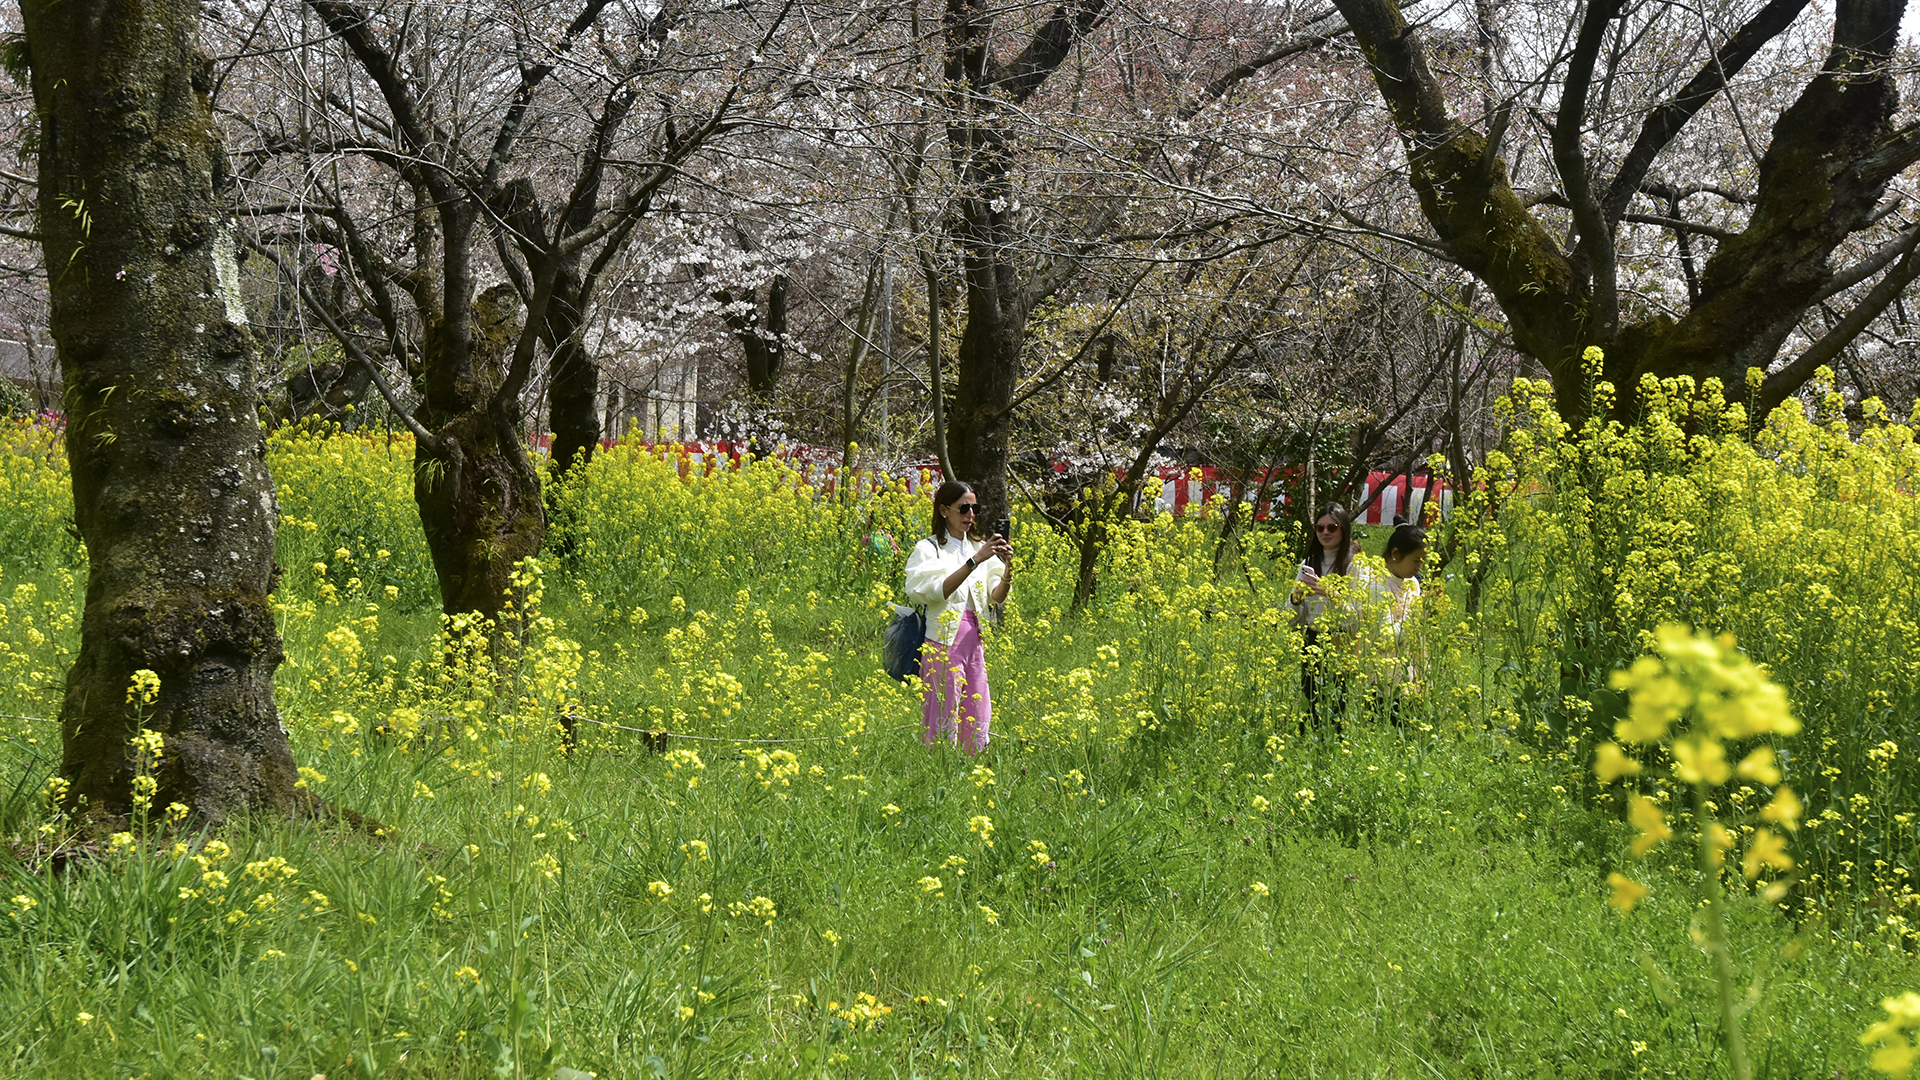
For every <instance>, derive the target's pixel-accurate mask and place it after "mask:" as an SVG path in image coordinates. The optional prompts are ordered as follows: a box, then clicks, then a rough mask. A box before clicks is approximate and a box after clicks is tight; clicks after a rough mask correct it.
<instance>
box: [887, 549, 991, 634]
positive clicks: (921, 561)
mask: <svg viewBox="0 0 1920 1080" xmlns="http://www.w3.org/2000/svg"><path fill="white" fill-rule="evenodd" d="M985 546H986V545H984V544H982V543H980V542H979V541H977V540H966V539H962V540H955V539H954V538H952V537H948V538H947V542H946V543H944V544H936V543H934V540H933V537H931V536H928V537H923V538H922V539H921V540H920V542H919V543H917V544H915V545H913V553H912V554H910V555H908V556H907V600H908V602H910V603H914V604H924V605H925V606H926V609H927V640H929V641H938V642H939V643H940V644H942V645H951V644H953V634H954V630H955V629H956V628H957V627H958V626H959V625H960V616H961V614H962V613H964V612H968V611H974V612H982V611H985V610H987V608H988V607H989V606H990V605H991V604H992V603H993V590H994V589H996V588H998V587H999V586H1000V581H1001V579H1002V578H1005V577H1006V576H1007V564H1006V563H1003V562H1001V561H1000V559H999V558H998V557H997V556H996V557H993V558H989V559H986V560H985V561H982V562H979V563H978V565H976V566H975V567H974V570H973V573H971V574H968V575H967V578H966V580H965V581H963V582H961V583H960V585H959V587H958V588H956V589H954V590H953V595H952V596H945V595H942V594H941V592H940V583H941V582H943V581H945V580H947V575H949V574H951V573H953V572H954V571H955V570H959V569H963V568H964V567H965V566H966V562H967V559H968V558H970V557H974V556H976V555H977V554H978V553H979V551H980V549H981V548H982V547H985Z"/></svg>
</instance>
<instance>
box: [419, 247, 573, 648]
mask: <svg viewBox="0 0 1920 1080" xmlns="http://www.w3.org/2000/svg"><path fill="white" fill-rule="evenodd" d="M448 293H449V294H450V295H460V293H458V292H455V291H454V290H453V289H449V290H448ZM519 304H520V301H519V298H518V297H517V296H515V295H514V292H513V288H512V287H511V286H508V285H496V286H494V287H493V288H491V289H488V290H487V291H486V292H484V293H482V294H480V297H479V298H478V299H477V300H475V301H474V303H473V308H472V311H471V313H470V318H469V319H468V320H465V321H466V322H467V329H468V330H469V331H470V335H471V336H470V337H465V338H463V339H459V340H450V341H445V342H444V344H442V343H440V342H434V343H433V344H434V345H435V346H437V347H440V348H446V349H450V350H451V349H459V348H461V346H462V345H464V349H463V350H462V351H464V353H465V355H466V362H465V363H464V364H459V363H455V362H454V361H452V360H442V359H436V358H430V359H429V370H431V371H438V370H443V369H445V370H458V371H463V372H464V375H463V376H462V377H460V378H457V379H454V380H450V381H449V382H448V383H446V384H444V386H443V387H442V388H441V389H440V391H439V392H438V393H436V392H435V388H434V384H433V382H432V381H429V389H428V393H427V400H426V402H425V407H424V408H422V409H421V411H420V413H419V414H418V418H419V419H420V420H421V421H422V422H423V423H424V424H425V426H426V427H427V428H428V429H429V430H431V431H432V432H433V434H434V436H435V442H434V443H433V444H428V443H418V444H416V446H415V450H414V475H413V497H414V502H415V503H416V504H417V505H418V506H419V507H420V524H421V526H422V527H423V529H424V531H425V532H426V534H427V550H428V552H429V553H430V554H431V555H432V556H433V569H434V574H435V576H436V577H438V578H439V580H440V607H441V610H442V611H444V612H446V613H447V614H449V615H455V614H460V613H463V612H473V613H476V614H479V615H483V616H486V617H487V618H490V619H492V618H497V617H498V615H499V613H500V609H501V605H502V602H503V601H504V600H505V596H506V590H507V584H508V580H509V578H511V576H512V574H513V567H514V564H515V563H518V562H519V561H520V560H522V559H525V558H527V557H529V556H532V555H537V554H539V552H540V545H541V544H542V543H543V542H544V541H545V540H546V536H547V514H546V508H545V507H544V506H543V505H542V504H541V501H540V476H539V474H538V473H537V472H535V471H534V468H533V461H532V459H531V458H530V457H528V455H527V448H526V446H525V444H524V443H522V441H521V439H520V417H519V415H518V411H517V410H518V403H517V402H516V401H515V400H513V399H511V398H509V399H508V400H507V401H504V402H499V401H496V393H495V392H496V391H497V390H498V389H499V387H500V385H501V382H502V380H503V378H504V377H505V366H506V365H505V359H506V354H507V352H508V350H510V349H511V348H512V347H513V343H514V340H515V339H516V338H517V337H518V336H519V325H518V313H519ZM451 333H452V331H451V330H450V329H449V328H447V327H445V326H443V327H441V328H439V330H438V333H437V334H435V333H433V332H431V331H430V337H436V338H437V337H441V336H443V335H450V334H451Z"/></svg>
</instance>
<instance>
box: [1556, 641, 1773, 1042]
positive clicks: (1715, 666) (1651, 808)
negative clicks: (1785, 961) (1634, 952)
mask: <svg viewBox="0 0 1920 1080" xmlns="http://www.w3.org/2000/svg"><path fill="white" fill-rule="evenodd" d="M1610 682H1611V684H1612V686H1613V688H1614V689H1615V690H1620V691H1624V692H1625V693H1626V694H1627V695H1628V697H1629V702H1630V703H1629V706H1628V710H1627V715H1626V716H1625V717H1624V718H1622V719H1621V720H1620V721H1619V722H1618V723H1617V724H1615V725H1614V729H1613V734H1614V738H1615V739H1617V740H1618V742H1605V743H1601V744H1600V745H1599V746H1598V747H1597V748H1596V749H1595V751H1594V759H1593V771H1594V775H1595V776H1597V777H1598V778H1599V780H1600V782H1601V783H1602V784H1603V785H1605V784H1612V783H1614V782H1615V781H1618V780H1624V779H1626V778H1628V777H1633V776H1637V775H1638V774H1640V773H1641V772H1642V771H1644V769H1645V765H1644V764H1643V759H1645V758H1651V759H1653V760H1654V761H1655V762H1656V763H1657V764H1661V765H1664V766H1665V769H1666V772H1667V775H1668V776H1669V777H1670V778H1671V779H1673V780H1675V781H1677V782H1678V783H1679V784H1681V785H1683V786H1684V788H1685V789H1687V790H1691V792H1692V793H1693V810H1694V823H1695V825H1696V826H1697V830H1698V835H1697V836H1696V837H1695V841H1696V858H1697V860H1698V863H1699V867H1700V873H1701V880H1702V883H1703V884H1702V886H1701V888H1702V890H1703V892H1704V893H1705V896H1704V900H1705V905H1706V909H1707V917H1706V920H1705V927H1704V933H1705V938H1706V940H1705V943H1704V944H1705V947H1706V950H1707V953H1708V955H1709V956H1711V957H1712V959H1713V973H1714V981H1715V983H1716V984H1717V986H1718V992H1719V1006H1720V1026H1721V1034H1722V1036H1723V1038H1724V1039H1725V1042H1726V1047H1727V1059H1728V1064H1729V1066H1730V1067H1731V1070H1732V1072H1733V1075H1734V1077H1735V1078H1736V1080H1747V1078H1748V1077H1751V1076H1752V1075H1753V1072H1752V1068H1751V1067H1750V1066H1749V1064H1748V1062H1747V1050H1746V1043H1745V1040H1744V1039H1743V1037H1742V1036H1741V1033H1740V1016H1739V1011H1738V1009H1737V1008H1736V1006H1735V1003H1734V975H1733V955H1732V952H1731V951H1730V950H1729V949H1728V947H1727V923H1726V890H1725V888H1724V885H1723V882H1722V873H1723V871H1724V868H1725V866H1726V860H1727V856H1728V854H1729V853H1730V851H1731V849H1732V848H1733V846H1734V843H1735V840H1734V834H1733V833H1732V832H1730V831H1729V830H1728V828H1727V827H1726V826H1725V825H1723V824H1722V823H1721V822H1720V820H1719V818H1718V817H1717V816H1716V811H1715V808H1716V807H1718V806H1720V805H1725V804H1726V801H1725V800H1719V799H1716V793H1717V792H1718V790H1719V789H1720V788H1722V787H1723V786H1725V785H1727V784H1728V783H1730V782H1732V781H1733V780H1734V779H1736V778H1738V779H1739V780H1741V781H1743V782H1750V783H1758V784H1764V785H1767V786H1769V787H1772V788H1773V797H1772V799H1771V801H1769V802H1768V803H1767V804H1766V806H1765V807H1764V808H1763V809H1761V810H1760V812H1759V815H1758V816H1759V818H1760V819H1761V822H1762V824H1760V825H1758V826H1756V827H1754V828H1753V831H1752V834H1751V836H1750V837H1748V839H1747V842H1746V851H1745V854H1744V856H1743V857H1742V859H1741V861H1740V867H1741V872H1742V873H1743V874H1744V876H1745V877H1746V879H1747V880H1748V881H1755V882H1757V881H1758V879H1759V878H1760V877H1761V875H1763V874H1766V873H1768V872H1784V871H1788V870H1791V869H1792V868H1793V856H1792V855H1790V854H1788V852H1787V841H1786V837H1785V836H1783V835H1782V834H1781V833H1780V832H1777V831H1775V827H1776V826H1777V827H1778V828H1779V829H1784V830H1786V831H1787V832H1792V831H1794V830H1796V829H1798V828H1799V824H1800V812H1801V803H1800V800H1799V798H1798V797H1797V796H1796V795H1795V794H1794V793H1793V789H1792V788H1790V787H1788V786H1786V785H1785V784H1782V783H1781V782H1780V781H1781V776H1780V767H1779V764H1778V759H1777V758H1776V757H1775V754H1774V749H1773V746H1772V744H1771V742H1770V741H1769V740H1770V739H1771V738H1773V737H1775V736H1782V735H1793V734H1795V733H1797V732H1798V731H1799V730H1800V722H1799V721H1798V720H1796V719H1794V717H1793V712H1792V710H1791V709H1790V708H1789V707H1788V705H1787V695H1786V692H1785V691H1783V690H1782V689H1781V688H1780V687H1779V686H1778V685H1776V684H1775V683H1774V682H1773V680H1772V679H1771V678H1769V677H1768V676H1767V673H1766V671H1765V670H1763V669H1762V668H1760V667H1759V666H1758V665H1756V664H1754V663H1753V661H1751V660H1749V659H1748V658H1747V657H1746V656H1745V655H1744V654H1742V653H1741V652H1740V651H1739V650H1738V649H1736V648H1735V647H1734V640H1733V636H1732V635H1731V634H1722V635H1720V636H1719V637H1712V636H1708V635H1705V634H1697V633H1695V632H1694V631H1693V630H1691V629H1690V628H1688V627H1686V626H1682V625H1680V624H1677V623H1668V624H1666V625H1663V626H1661V627H1660V628H1659V629H1658V630H1657V631H1655V632H1654V634H1653V652H1652V653H1651V654H1649V655H1646V656H1642V657H1640V658H1639V659H1637V660H1635V661H1634V662H1633V664H1632V666H1630V667H1628V668H1626V669H1625V670H1622V671H1616V672H1614V673H1613V675H1612V677H1611V680H1610ZM1623 743H1624V744H1626V745H1627V746H1631V747H1645V748H1648V750H1647V751H1643V752H1642V753H1641V754H1640V755H1639V756H1635V755H1632V754H1629V753H1628V752H1627V750H1626V749H1624V748H1623V747H1622V745H1621V744H1623ZM1627 820H1628V821H1629V822H1630V823H1631V824H1632V825H1633V827H1634V829H1635V832H1636V834H1637V835H1636V836H1635V837H1634V840H1633V842H1632V844H1631V845H1629V848H1628V852H1629V854H1630V855H1631V856H1632V857H1633V858H1635V859H1640V858H1644V857H1645V856H1646V855H1647V853H1648V852H1650V851H1652V850H1653V849H1654V848H1655V847H1657V846H1659V845H1660V844H1662V843H1664V842H1665V841H1667V840H1669V839H1671V838H1672V837H1673V835H1674V833H1673V828H1672V826H1671V825H1669V824H1668V821H1667V815H1666V811H1665V810H1663V809H1662V808H1661V807H1660V804H1659V803H1658V802H1656V801H1655V800H1654V799H1652V798H1649V797H1647V796H1646V795H1644V794H1637V793H1636V794H1631V795H1629V796H1628V800H1627ZM1609 881H1610V883H1611V884H1612V886H1613V896H1612V899H1611V900H1610V901H1609V902H1610V903H1612V905H1613V906H1614V907H1615V908H1617V909H1618V910H1620V911H1621V912H1623V913H1625V912H1631V911H1632V910H1633V909H1634V907H1635V906H1636V905H1637V904H1638V903H1639V902H1640V900H1641V899H1643V898H1644V897H1645V896H1647V894H1648V889H1647V887H1646V886H1645V885H1643V884H1641V883H1640V882H1637V881H1635V880H1633V879H1632V878H1631V877H1629V876H1627V875H1626V874H1623V873H1617V872H1616V873H1614V874H1613V875H1611V877H1610V878H1609ZM1785 891H1786V886H1785V884H1784V883H1782V882H1780V881H1778V880H1775V881H1773V882H1772V883H1771V884H1769V885H1767V886H1766V887H1764V888H1763V889H1762V890H1761V895H1762V896H1763V897H1765V898H1766V899H1767V900H1768V901H1770V902H1771V901H1777V900H1779V899H1780V897H1781V896H1783V895H1785Z"/></svg>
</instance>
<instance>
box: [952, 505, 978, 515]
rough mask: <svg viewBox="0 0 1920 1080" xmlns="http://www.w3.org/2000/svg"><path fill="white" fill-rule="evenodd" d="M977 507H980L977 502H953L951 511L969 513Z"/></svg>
mask: <svg viewBox="0 0 1920 1080" xmlns="http://www.w3.org/2000/svg"><path fill="white" fill-rule="evenodd" d="M978 509H980V504H979V503H954V504H953V512H954V513H956V514H971V513H973V512H974V511H975V510H978Z"/></svg>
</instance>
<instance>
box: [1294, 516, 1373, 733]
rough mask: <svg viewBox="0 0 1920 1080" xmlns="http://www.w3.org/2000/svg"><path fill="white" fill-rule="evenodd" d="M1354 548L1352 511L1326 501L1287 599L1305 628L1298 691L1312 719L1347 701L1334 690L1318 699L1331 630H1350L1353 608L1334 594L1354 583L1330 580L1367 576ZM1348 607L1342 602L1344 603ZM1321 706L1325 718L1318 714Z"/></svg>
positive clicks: (1363, 582)
mask: <svg viewBox="0 0 1920 1080" xmlns="http://www.w3.org/2000/svg"><path fill="white" fill-rule="evenodd" d="M1354 553H1355V545H1354V542H1353V515H1351V514H1349V513H1347V511H1346V509H1345V508H1344V507H1341V506H1338V505H1334V506H1329V507H1327V508H1326V510H1325V511H1324V512H1322V513H1321V515H1320V516H1319V517H1318V518H1317V519H1315V521H1314V523H1313V539H1311V540H1309V541H1308V542H1307V557H1306V559H1305V561H1303V562H1301V564H1300V569H1299V570H1298V571H1297V572H1296V573H1295V574H1294V585H1293V594H1292V596H1291V598H1290V602H1291V604H1292V607H1293V618H1294V623H1295V625H1297V626H1299V627H1301V629H1302V632H1303V641H1302V656H1301V660H1300V692H1301V693H1302V694H1303V695H1305V696H1306V699H1307V713H1308V715H1310V716H1311V717H1312V718H1313V720H1314V722H1315V723H1316V724H1318V723H1319V722H1321V721H1322V720H1323V719H1328V718H1330V717H1331V715H1332V714H1335V713H1337V712H1339V711H1340V709H1341V707H1342V706H1343V705H1344V703H1345V702H1344V694H1343V693H1338V692H1336V693H1335V694H1334V695H1333V698H1334V700H1333V701H1331V702H1323V701H1322V700H1321V699H1322V698H1323V697H1324V696H1326V695H1325V694H1324V693H1323V690H1324V688H1323V687H1322V686H1321V683H1322V682H1323V681H1324V679H1325V672H1324V670H1323V669H1324V667H1325V661H1326V653H1327V650H1328V649H1329V648H1331V647H1332V645H1333V643H1334V642H1333V635H1335V634H1338V633H1340V632H1342V631H1348V632H1351V630H1352V629H1353V628H1352V627H1351V626H1348V625H1346V624H1347V623H1348V622H1350V621H1351V620H1350V618H1349V616H1350V614H1351V613H1350V612H1348V611H1345V610H1335V609H1334V608H1333V604H1334V600H1335V596H1334V593H1335V592H1336V591H1344V592H1347V593H1349V594H1351V592H1352V587H1351V586H1349V587H1348V588H1347V589H1345V590H1336V589H1332V588H1330V586H1332V585H1333V584H1334V582H1333V581H1331V580H1329V579H1336V578H1351V579H1352V581H1353V582H1354V584H1355V585H1357V586H1359V587H1360V588H1361V589H1365V588H1366V586H1367V583H1368V580H1369V579H1370V578H1371V575H1370V574H1368V573H1367V570H1366V567H1365V566H1364V565H1362V564H1360V563H1356V562H1355V561H1354V558H1353V556H1354ZM1347 606H1349V605H1344V604H1343V605H1342V608H1345V607H1347ZM1323 705H1324V706H1325V707H1326V711H1327V713H1328V716H1327V717H1323V716H1322V707H1323ZM1333 729H1334V732H1335V733H1336V734H1337V733H1338V732H1339V730H1340V722H1339V720H1337V719H1335V720H1333Z"/></svg>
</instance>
